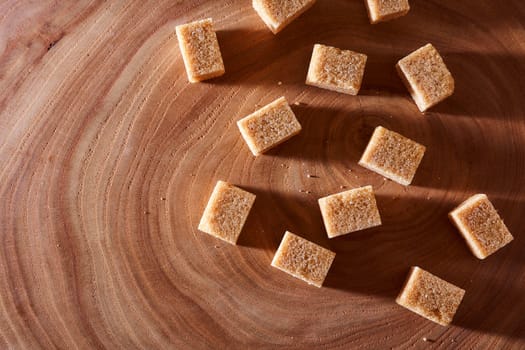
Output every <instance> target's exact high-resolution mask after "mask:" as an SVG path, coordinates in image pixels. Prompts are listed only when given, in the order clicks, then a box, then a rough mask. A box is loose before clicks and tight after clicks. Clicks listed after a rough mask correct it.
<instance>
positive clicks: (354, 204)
mask: <svg viewBox="0 0 525 350" xmlns="http://www.w3.org/2000/svg"><path fill="white" fill-rule="evenodd" d="M319 206H320V207H321V215H322V216H323V221H324V225H325V227H326V232H327V233H328V237H329V238H334V237H337V236H341V235H344V234H347V233H350V232H355V231H359V230H364V229H366V228H370V227H374V226H379V225H381V217H380V216H379V210H378V209H377V204H376V199H375V196H374V190H373V189H372V186H365V187H360V188H355V189H353V190H349V191H345V192H341V193H337V194H333V195H331V196H328V197H324V198H321V199H319Z"/></svg>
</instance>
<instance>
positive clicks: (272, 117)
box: [237, 97, 301, 156]
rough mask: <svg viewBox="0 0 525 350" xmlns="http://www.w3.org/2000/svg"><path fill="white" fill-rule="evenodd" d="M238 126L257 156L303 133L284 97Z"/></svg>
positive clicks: (238, 123)
mask: <svg viewBox="0 0 525 350" xmlns="http://www.w3.org/2000/svg"><path fill="white" fill-rule="evenodd" d="M237 126H238V127H239V130H240V131H241V135H242V137H243V138H244V141H246V143H247V144H248V147H249V148H250V151H252V153H253V154H254V155H255V156H257V155H259V154H261V153H264V152H266V151H268V150H269V149H270V148H273V147H275V146H277V145H279V144H281V143H283V142H284V141H286V140H288V139H289V138H291V137H292V136H295V135H297V134H298V133H299V132H300V131H301V124H299V121H298V120H297V118H296V117H295V114H294V113H293V111H292V109H291V108H290V106H289V105H288V102H287V101H286V99H285V98H284V97H280V98H278V99H277V100H275V101H273V102H272V103H270V104H268V105H266V106H264V107H263V108H261V109H259V110H258V111H256V112H254V113H252V114H250V115H249V116H247V117H245V118H243V119H241V120H239V121H238V122H237Z"/></svg>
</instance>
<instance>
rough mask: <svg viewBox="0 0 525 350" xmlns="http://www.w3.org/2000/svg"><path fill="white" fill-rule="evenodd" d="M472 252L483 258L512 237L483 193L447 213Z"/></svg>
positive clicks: (504, 244)
mask: <svg viewBox="0 0 525 350" xmlns="http://www.w3.org/2000/svg"><path fill="white" fill-rule="evenodd" d="M449 218H450V220H452V222H453V223H454V225H456V227H457V228H458V230H459V232H460V233H461V235H462V236H463V238H464V239H465V241H466V242H467V245H468V246H469V248H470V250H471V251H472V253H473V254H474V255H475V256H476V257H477V258H479V259H485V258H486V257H487V256H489V255H490V254H492V253H494V252H496V251H497V250H499V249H500V248H503V247H504V246H506V245H507V244H509V243H510V242H511V241H512V240H513V239H514V237H512V235H511V234H510V232H509V230H508V229H507V226H505V223H503V220H502V219H501V217H500V216H499V214H498V212H497V211H496V209H495V208H494V206H493V205H492V203H491V202H490V201H489V199H488V198H487V196H486V195H485V194H476V195H474V196H472V197H470V198H469V199H467V200H466V201H465V202H463V203H461V204H460V205H459V206H458V207H457V208H456V209H454V210H453V211H452V212H450V213H449Z"/></svg>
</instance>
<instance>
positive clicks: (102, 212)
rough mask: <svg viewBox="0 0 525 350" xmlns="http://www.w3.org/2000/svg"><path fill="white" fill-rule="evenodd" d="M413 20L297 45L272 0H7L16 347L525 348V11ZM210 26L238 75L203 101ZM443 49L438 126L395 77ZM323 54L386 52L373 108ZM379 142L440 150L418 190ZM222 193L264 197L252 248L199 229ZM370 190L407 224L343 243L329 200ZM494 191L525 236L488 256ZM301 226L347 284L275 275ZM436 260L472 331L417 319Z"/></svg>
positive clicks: (463, 5) (374, 67) (336, 13)
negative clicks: (181, 34) (276, 121)
mask: <svg viewBox="0 0 525 350" xmlns="http://www.w3.org/2000/svg"><path fill="white" fill-rule="evenodd" d="M411 5H412V9H411V11H410V13H409V14H408V15H407V16H405V17H403V18H400V19H397V20H395V21H392V22H388V23H382V24H378V25H371V24H370V23H369V21H368V18H367V14H366V10H365V6H364V3H363V2H362V1H347V0H329V1H328V0H319V1H318V2H317V3H316V4H315V5H314V6H313V7H312V8H311V9H310V10H309V11H308V12H306V13H305V14H304V15H302V16H301V17H300V18H299V19H297V20H296V21H294V22H293V23H292V24H290V25H289V26H288V27H287V28H285V29H284V30H283V31H282V32H281V33H279V34H278V35H273V34H272V33H271V32H270V31H269V30H268V29H267V28H266V26H265V25H264V23H263V22H262V21H261V20H260V18H259V17H258V16H257V14H256V13H255V11H253V9H252V7H251V2H250V1H248V0H228V1H226V0H218V1H204V0H195V1H191V0H179V1H175V0H157V1H143V0H126V1H124V0H122V1H119V0H108V1H102V0H100V1H87V0H63V1H54V0H40V1H21V0H2V1H0V13H1V14H2V15H1V16H0V91H2V93H1V94H0V195H1V197H0V198H1V201H0V235H1V236H0V237H1V242H2V244H1V249H0V348H6V349H29V348H30V349H36V348H46V349H52V348H60V349H74V348H82V349H91V348H100V349H102V348H107V349H171V348H176V349H201V348H213V349H224V348H243V349H244V348H260V347H265V348H272V347H277V346H282V347H286V348H297V349H306V348H316V349H319V348H336V347H339V348H344V349H350V348H351V349H370V348H377V349H388V348H395V349H406V348H427V347H428V346H429V345H430V346H431V345H434V346H436V347H440V348H476V349H481V348H490V349H497V348H507V349H510V348H516V349H518V348H524V347H525V319H524V316H523V315H524V314H525V298H523V295H524V294H525V255H524V253H523V251H524V244H525V237H524V233H523V231H524V225H525V220H524V218H523V210H524V208H525V190H524V189H525V177H524V176H523V174H524V173H525V98H524V97H523V92H524V91H525V79H524V78H523V77H525V65H524V64H523V62H524V60H525V7H524V6H523V4H522V1H521V0H507V1H492V0H463V1H452V0H446V1H443V0H426V1H412V2H411ZM206 17H213V20H214V23H215V26H216V29H217V30H218V39H219V43H220V46H221V50H222V53H223V58H224V62H225V67H226V74H225V75H224V76H223V77H220V78H218V79H214V80H210V81H207V82H204V83H199V84H190V83H188V81H187V78H186V74H185V71H184V65H183V62H182V59H181V55H180V51H179V49H178V43H177V40H176V37H175V32H174V28H175V26H176V25H178V24H182V23H186V22H189V21H191V20H196V19H201V18H206ZM428 42H430V43H432V44H433V45H434V46H436V47H437V48H438V50H439V51H440V53H441V54H442V55H443V57H444V60H445V62H446V64H447V66H448V67H449V69H450V70H451V72H452V74H453V75H454V78H455V80H456V92H455V94H454V95H453V96H452V97H451V98H449V99H447V100H446V101H444V102H443V103H441V104H440V105H438V106H437V107H435V108H433V109H431V110H430V111H429V112H428V113H426V115H422V114H421V113H420V112H419V111H418V110H417V107H416V105H415V104H414V103H413V101H412V100H411V98H410V96H409V95H408V93H407V91H406V89H405V88H404V86H403V84H402V82H401V81H400V79H399V77H398V76H397V74H396V72H395V68H394V65H395V63H396V62H397V60H399V59H400V58H402V57H403V56H405V55H406V54H407V53H409V52H412V51H413V50H415V49H417V48H419V47H421V46H423V45H424V44H426V43H428ZM315 43H322V44H326V45H331V46H335V47H340V48H345V49H351V50H354V51H357V52H363V53H365V54H367V55H368V63H367V67H366V71H365V77H364V81H363V86H362V89H361V92H360V94H359V96H355V97H354V96H348V95H343V94H338V93H334V92H330V91H326V90H322V89H317V88H314V87H310V86H306V85H305V84H304V81H305V78H306V72H307V69H308V62H309V59H310V55H311V51H312V48H313V45H314V44H315ZM279 96H286V98H287V99H288V101H290V104H291V105H292V109H293V110H294V113H295V114H296V115H297V117H298V119H299V121H300V122H301V124H302V127H303V130H302V132H301V134H299V135H298V136H296V137H294V138H292V139H290V140H289V141H287V142H286V143H284V144H282V145H280V146H279V147H277V148H275V149H273V150H271V151H269V152H268V153H267V154H265V155H262V156H259V157H257V158H255V157H253V156H252V155H251V153H250V151H249V150H248V148H247V147H246V145H245V143H244V142H243V140H242V138H241V136H240V133H239V131H238V129H237V126H236V124H235V123H236V121H237V120H239V119H240V118H242V117H243V116H246V115H248V114H250V113H251V112H253V111H255V110H256V109H257V108H258V107H260V106H263V105H265V104H267V103H269V102H271V101H273V100H274V99H276V98H277V97H279ZM378 125H382V126H384V127H386V128H388V129H390V130H394V131H396V132H398V133H400V134H402V135H404V136H406V137H408V138H410V139H412V140H414V141H417V142H418V143H421V144H423V145H425V146H426V147H427V153H426V154H425V157H424V159H423V161H422V163H421V166H420V168H419V170H418V173H417V174H416V177H415V179H414V182H413V184H412V185H411V186H410V187H403V186H400V185H398V184H396V183H394V182H392V181H386V180H385V179H383V178H382V177H381V176H379V175H376V174H374V173H372V172H370V171H368V170H366V169H364V168H362V167H360V166H358V165H357V161H358V160H359V158H360V156H361V154H362V152H363V150H364V148H365V146H366V144H367V142H368V139H369V137H370V136H371V134H372V131H373V129H374V128H375V127H376V126H378ZM217 180H225V181H229V182H231V183H233V184H236V185H238V186H240V187H242V188H244V189H246V190H248V191H250V192H252V193H254V194H256V195H257V200H256V202H255V205H254V208H253V211H252V213H251V214H250V216H249V218H248V221H247V223H246V226H245V229H244V230H243V232H242V234H241V236H240V238H239V245H238V246H232V245H229V244H226V243H223V242H221V241H218V240H216V239H214V238H213V237H211V236H209V235H206V234H204V233H201V232H199V231H198V230H197V225H198V222H199V219H200V216H201V214H202V211H203V209H204V207H205V205H206V201H207V199H208V196H209V194H210V193H211V190H212V189H213V186H214V185H215V183H216V182H217ZM364 185H373V186H374V189H375V193H376V195H377V203H378V206H379V210H380V212H381V216H382V219H383V225H382V226H381V227H377V228H374V229H370V230H366V231H362V232H357V233H353V234H351V235H346V236H342V237H339V238H336V239H332V240H329V239H328V238H327V235H326V233H325V231H324V228H323V224H322V220H321V214H320V212H319V207H318V204H317V199H318V198H320V197H324V196H326V195H328V194H332V193H335V192H339V191H342V190H344V189H350V188H353V187H359V186H364ZM474 193H486V194H487V195H488V196H489V198H490V199H491V201H492V202H493V203H494V205H495V207H496V208H497V209H498V210H499V212H500V214H501V216H502V217H503V218H504V219H505V223H506V225H507V226H508V227H509V230H510V231H511V232H512V233H513V235H514V237H515V240H514V242H512V243H511V244H510V245H509V246H507V247H505V248H504V249H502V250H501V251H499V252H498V253H496V254H494V255H493V256H491V257H489V258H488V259H486V260H484V261H480V260H478V259H476V258H475V257H474V256H473V255H472V254H471V253H470V252H469V250H468V248H467V246H466V244H465V243H464V242H463V241H462V239H461V237H460V235H459V234H458V233H457V232H456V230H455V229H454V227H453V226H452V224H451V223H450V222H449V221H448V218H447V213H448V212H449V211H450V210H451V209H453V208H454V206H455V205H457V204H458V203H460V202H461V201H463V200H464V199H466V198H467V197H469V196H470V195H472V194H474ZM286 230H289V231H291V232H295V233H297V234H300V235H301V236H302V237H304V238H306V239H308V240H310V241H313V242H315V243H317V244H320V245H322V246H324V247H326V248H328V249H330V250H332V251H334V252H336V253H337V256H336V259H335V261H334V264H333V266H332V268H331V270H330V272H329V274H328V277H327V279H326V281H325V286H324V287H323V288H320V289H318V288H313V287H310V286H308V285H306V284H305V283H303V282H301V281H299V280H297V279H294V278H291V277H289V276H287V275H286V274H284V273H281V272H280V271H278V270H277V269H275V268H272V267H271V266H270V262H271V260H272V257H273V254H274V253H275V250H276V249H277V247H278V244H279V242H280V240H281V238H282V236H283V234H284V232H285V231H286ZM412 265H418V266H421V267H422V268H424V269H426V270H428V271H430V272H432V273H433V274H436V275H437V276H440V277H441V278H443V279H446V280H447V281H449V282H451V283H453V284H455V285H458V286H460V287H461V288H464V289H465V290H466V291H467V292H466V295H465V299H464V301H463V303H462V305H461V306H460V308H459V310H458V313H457V315H456V318H455V320H454V323H453V325H452V326H450V327H448V328H444V327H441V326H439V325H435V324H433V323H431V322H428V321H426V320H423V319H422V318H420V317H418V316H417V315H415V314H412V313H410V312H408V311H406V310H404V309H403V308H401V307H399V306H398V305H396V304H395V302H394V300H395V297H396V295H397V293H398V292H399V290H400V289H401V287H402V284H403V280H404V278H405V276H406V274H407V272H408V270H409V267H410V266H412Z"/></svg>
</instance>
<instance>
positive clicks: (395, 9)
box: [365, 0, 410, 24]
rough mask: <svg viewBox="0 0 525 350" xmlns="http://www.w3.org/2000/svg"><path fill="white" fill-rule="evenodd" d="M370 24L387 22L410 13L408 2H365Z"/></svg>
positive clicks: (393, 0) (373, 0)
mask: <svg viewBox="0 0 525 350" xmlns="http://www.w3.org/2000/svg"><path fill="white" fill-rule="evenodd" d="M365 4H366V8H367V10H368V18H370V23H372V24H375V23H378V22H384V21H389V20H391V19H394V18H398V17H402V16H404V15H406V14H407V13H408V11H410V5H409V4H408V0H365Z"/></svg>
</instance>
